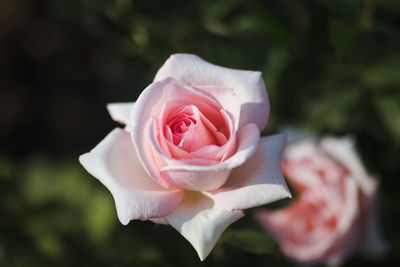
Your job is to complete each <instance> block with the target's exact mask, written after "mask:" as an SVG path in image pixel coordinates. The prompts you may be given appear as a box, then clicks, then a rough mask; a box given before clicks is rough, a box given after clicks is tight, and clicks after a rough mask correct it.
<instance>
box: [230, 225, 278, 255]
mask: <svg viewBox="0 0 400 267" xmlns="http://www.w3.org/2000/svg"><path fill="white" fill-rule="evenodd" d="M223 242H226V243H227V244H229V245H231V246H233V247H235V248H238V249H241V250H244V251H247V252H250V253H254V254H275V253H276V252H277V245H276V242H275V241H274V240H273V239H272V238H271V237H269V236H268V235H267V234H266V233H264V232H262V231H259V230H252V229H244V230H228V231H227V232H226V233H225V234H224V235H223Z"/></svg>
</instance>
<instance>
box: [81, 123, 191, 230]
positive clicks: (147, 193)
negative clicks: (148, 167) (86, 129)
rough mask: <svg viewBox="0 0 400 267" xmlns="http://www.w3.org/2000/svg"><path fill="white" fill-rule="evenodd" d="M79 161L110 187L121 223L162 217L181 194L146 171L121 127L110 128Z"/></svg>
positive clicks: (171, 208) (172, 208)
mask: <svg viewBox="0 0 400 267" xmlns="http://www.w3.org/2000/svg"><path fill="white" fill-rule="evenodd" d="M79 161H80V163H81V164H82V165H83V166H84V167H85V169H86V170H87V171H88V172H89V173H90V174H92V175H93V176H95V177H96V178H97V179H99V180H100V182H102V183H103V184H104V185H105V186H106V187H107V188H108V189H109V190H110V192H111V194H112V195H113V197H114V200H115V205H116V208H117V213H118V218H119V220H120V221H121V223H122V224H124V225H126V224H128V222H129V221H130V220H133V219H140V220H147V219H152V218H161V217H164V216H166V215H168V214H170V213H171V212H172V211H173V210H174V209H175V208H176V207H177V206H178V204H179V203H180V202H181V200H182V198H183V196H184V192H183V191H180V190H174V191H172V190H165V189H163V188H162V187H161V186H159V185H158V184H157V183H155V182H154V181H153V180H152V179H151V178H150V177H149V176H148V175H147V174H146V172H145V171H144V169H143V167H142V165H141V164H140V162H139V161H138V159H137V157H136V152H135V148H134V147H133V144H132V141H131V139H130V135H129V133H128V132H127V131H125V130H122V129H119V128H117V129H114V130H113V131H112V132H111V133H110V134H108V135H107V137H106V138H105V139H104V140H103V141H101V142H100V143H99V144H98V145H97V146H96V147H95V148H94V149H93V150H92V151H90V152H89V153H86V154H83V155H81V156H80V157H79Z"/></svg>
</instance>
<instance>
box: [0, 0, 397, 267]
mask: <svg viewBox="0 0 400 267" xmlns="http://www.w3.org/2000/svg"><path fill="white" fill-rule="evenodd" d="M177 52H186V53H194V54H197V55H199V56H201V57H203V58H204V59H206V60H208V61H210V62H213V63H215V64H218V65H223V66H227V67H231V68H240V69H252V70H261V71H262V72H263V73H264V76H263V77H264V80H265V82H266V85H267V90H268V94H269V97H270V102H271V117H270V122H269V125H268V126H267V128H266V130H265V132H263V134H270V133H276V132H277V131H279V129H281V128H282V127H285V126H288V125H290V126H292V127H297V128H300V129H305V130H310V131H316V132H320V133H323V134H324V133H329V134H336V135H338V136H342V135H346V134H351V135H353V136H355V137H356V139H357V142H358V143H357V144H358V149H359V152H360V155H361V156H362V158H363V160H364V162H365V164H366V166H367V168H368V169H369V170H370V171H371V172H372V173H376V174H379V175H380V177H381V190H380V198H379V208H380V219H381V222H382V230H383V233H384V236H385V238H386V239H387V240H388V242H389V244H390V251H389V253H388V254H387V255H386V257H384V258H383V259H382V260H381V261H366V260H363V259H362V258H360V257H358V256H353V257H352V258H351V259H349V261H347V262H346V264H345V265H346V266H366V265H371V266H374V265H375V266H378V265H382V264H385V265H386V266H390V265H396V264H397V265H400V245H399V244H400V243H399V242H400V229H399V225H400V205H399V203H400V189H399V188H400V180H399V178H400V177H399V172H398V170H399V163H400V1H398V0H382V1H379V0H310V1H306V0H303V1H302V0H297V1H296V0H283V1H263V0H247V1H240V0H231V1H228V0H222V1H221V0H220V1H212V0H197V1H183V0H182V1H161V0H146V1H134V0H51V1H50V0H48V1H46V0H0V142H1V143H0V266H60V267H61V266H160V265H162V266H242V265H246V266H253V265H254V266H256V265H257V266H291V265H292V263H290V262H288V261H287V260H285V258H284V257H283V256H282V255H281V254H280V253H279V252H278V251H277V249H276V244H274V242H273V241H272V240H270V239H269V238H268V237H266V236H262V235H259V234H258V233H259V231H260V230H259V228H258V226H257V225H256V224H255V223H254V221H253V220H252V215H251V214H252V212H251V211H247V214H248V216H246V218H244V219H242V220H240V221H238V222H237V223H235V224H234V225H232V226H231V227H230V228H229V230H228V231H227V232H226V233H225V234H224V235H223V236H222V238H221V240H220V241H219V243H218V244H217V246H216V247H215V249H214V250H213V252H212V253H211V255H210V256H209V257H208V259H207V260H206V261H205V262H203V263H201V262H200V261H199V260H198V257H197V255H196V253H195V251H194V249H193V248H192V247H191V246H190V244H189V243H188V242H186V241H185V240H184V238H183V237H181V236H180V235H179V234H178V233H176V232H175V230H173V229H172V228H169V227H165V226H156V225H155V224H153V223H151V222H140V221H134V222H131V223H130V224H129V225H128V226H122V225H121V224H120V223H119V221H118V219H117V216H116V211H115V208H114V202H113V200H112V197H111V195H110V194H109V192H108V191H107V190H106V189H105V188H104V187H103V186H102V185H101V184H100V183H99V182H98V181H97V180H96V179H94V178H92V177H91V176H90V175H89V174H87V173H86V172H85V171H84V169H83V168H82V167H81V166H80V165H79V163H78V156H79V155H80V154H82V153H84V152H87V151H89V150H90V149H91V148H93V147H94V146H95V145H96V144H97V143H98V142H99V141H100V140H101V139H102V138H103V137H104V136H105V135H106V134H107V133H108V132H109V131H111V130H112V129H113V128H114V127H116V126H117V124H116V123H114V122H112V120H111V119H110V118H109V115H108V114H107V112H106V109H105V104H106V103H109V102H115V101H134V100H135V99H136V98H137V97H138V95H139V94H140V92H141V91H142V90H143V89H144V88H145V87H146V86H147V85H148V84H149V83H150V82H151V81H152V78H153V76H154V74H155V72H156V71H157V69H158V68H159V67H160V66H161V65H162V63H163V62H164V61H165V60H166V59H167V57H168V56H169V55H170V54H172V53H177Z"/></svg>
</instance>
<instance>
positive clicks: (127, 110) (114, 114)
mask: <svg viewBox="0 0 400 267" xmlns="http://www.w3.org/2000/svg"><path fill="white" fill-rule="evenodd" d="M134 104H135V102H127V103H110V104H107V110H108V112H109V113H110V116H111V118H112V119H113V120H114V121H117V122H120V123H122V124H125V125H127V126H128V125H129V121H130V115H131V111H132V108H133V105H134Z"/></svg>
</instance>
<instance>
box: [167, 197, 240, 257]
mask: <svg viewBox="0 0 400 267" xmlns="http://www.w3.org/2000/svg"><path fill="white" fill-rule="evenodd" d="M242 216H243V213H242V212H241V211H227V210H225V209H223V208H220V207H216V206H215V204H214V202H213V201H212V199H211V198H209V197H207V196H205V195H203V194H201V193H200V192H188V193H187V194H186V195H185V198H184V199H183V201H182V202H181V204H180V205H179V207H178V208H177V209H176V210H175V211H174V212H172V213H171V214H170V215H168V216H167V217H166V218H165V219H166V220H167V222H168V223H169V224H170V225H171V226H172V227H174V228H175V229H176V230H177V231H178V232H179V233H181V235H183V236H184V237H185V238H186V239H187V240H188V241H189V242H190V243H191V244H192V246H193V247H194V248H195V249H196V251H197V254H198V255H199V257H200V260H202V261H203V260H204V259H205V258H206V257H207V256H208V254H209V253H210V252H211V250H212V248H213V247H214V246H215V243H216V242H217V241H218V239H219V237H220V236H221V234H222V233H223V232H224V231H225V229H226V228H227V227H228V226H229V225H230V224H232V223H233V222H235V221H236V220H238V219H239V218H241V217H242Z"/></svg>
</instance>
